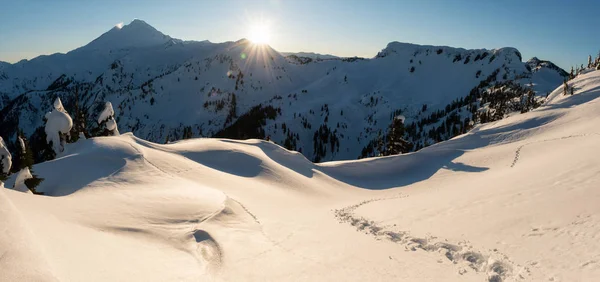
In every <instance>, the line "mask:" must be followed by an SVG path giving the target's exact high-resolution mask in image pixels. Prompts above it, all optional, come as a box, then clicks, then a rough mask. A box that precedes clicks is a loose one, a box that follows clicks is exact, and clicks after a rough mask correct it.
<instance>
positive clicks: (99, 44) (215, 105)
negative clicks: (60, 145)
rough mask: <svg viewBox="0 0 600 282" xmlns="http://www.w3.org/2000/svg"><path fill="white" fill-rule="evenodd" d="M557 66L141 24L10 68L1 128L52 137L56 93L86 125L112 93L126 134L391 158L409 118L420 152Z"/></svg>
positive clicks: (429, 49) (0, 132)
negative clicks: (300, 46)
mask: <svg viewBox="0 0 600 282" xmlns="http://www.w3.org/2000/svg"><path fill="white" fill-rule="evenodd" d="M293 57H295V58H293ZM547 66H548V65H547V64H538V65H536V67H535V68H532V67H531V66H530V64H528V63H523V62H522V58H521V54H520V53H519V51H518V50H516V49H514V48H501V49H495V50H483V49H481V50H465V49H460V48H452V47H443V46H420V45H414V44H406V43H399V42H392V43H390V44H388V46H386V47H385V48H384V49H383V50H382V51H381V52H379V53H378V54H377V55H376V56H375V57H374V58H371V59H364V58H332V59H327V60H314V59H311V58H308V57H298V56H287V57H284V56H283V55H282V54H280V53H278V52H277V51H275V50H273V49H272V48H270V47H268V46H262V45H254V44H252V43H251V42H249V41H248V40H245V39H242V40H239V41H236V42H225V43H211V42H208V41H202V42H195V41H181V40H178V39H173V38H171V37H169V36H166V35H164V34H162V33H160V32H159V31H157V30H156V29H154V28H153V27H151V26H150V25H148V24H147V23H145V22H143V21H141V20H134V21H133V22H131V23H130V24H128V25H125V26H123V27H122V28H118V27H115V28H113V29H111V30H109V31H108V32H106V33H105V34H103V35H102V36H100V37H99V38H97V39H96V40H94V41H92V42H90V43H89V44H88V45H86V46H84V47H81V48H79V49H76V50H73V51H71V52H69V53H67V54H54V55H51V56H41V57H38V58H35V59H32V60H29V61H22V62H19V63H16V64H12V65H3V66H2V68H1V69H0V71H1V74H0V96H1V97H2V99H1V101H2V106H3V109H2V110H1V111H0V136H4V137H5V139H6V140H9V141H11V142H13V143H14V142H15V136H16V132H17V131H18V130H19V129H21V130H23V131H24V133H25V134H26V135H27V136H30V139H32V140H43V138H42V137H41V136H39V135H40V134H41V131H42V130H40V128H41V127H42V126H43V120H42V118H43V116H44V114H45V113H46V112H47V111H49V109H50V107H51V105H52V101H54V99H55V97H57V96H58V97H60V98H61V99H62V101H63V103H64V105H65V108H66V109H67V111H69V112H70V113H74V111H75V109H76V108H79V109H80V111H81V113H82V115H83V116H85V119H86V121H85V123H86V128H87V130H88V131H93V130H94V129H95V128H96V127H97V123H96V119H97V115H98V114H99V112H100V111H101V110H102V107H103V105H104V104H105V102H106V101H109V102H111V103H112V105H114V107H115V111H116V119H117V122H118V125H119V128H120V131H121V132H128V131H131V132H133V133H134V134H135V135H136V136H139V137H141V138H144V139H147V140H150V141H154V142H161V143H162V142H165V140H167V139H168V140H171V141H172V140H177V139H182V138H184V137H190V136H191V137H198V136H208V137H210V136H218V137H226V138H267V137H268V138H269V139H270V140H273V141H274V142H276V143H277V144H280V145H284V146H285V147H286V148H288V149H294V150H297V151H300V152H302V154H304V155H305V156H306V157H307V158H308V159H310V160H313V161H323V160H340V159H356V158H357V157H365V156H374V155H379V154H385V151H386V150H387V147H386V146H387V145H386V144H385V142H382V140H385V138H386V136H388V135H389V134H388V131H389V128H390V126H391V124H392V121H393V120H395V118H396V117H397V116H400V115H402V116H403V117H404V118H405V119H404V124H405V125H406V127H407V133H406V134H405V136H404V137H405V138H406V139H407V140H408V141H410V142H412V145H411V150H416V149H419V148H421V147H425V146H427V145H431V144H433V143H435V142H438V141H441V140H446V139H449V138H451V137H452V136H455V135H457V134H460V133H463V132H466V131H467V130H468V129H469V128H470V127H471V126H472V124H473V123H474V122H475V123H477V122H485V121H489V120H494V119H498V118H502V117H504V116H505V115H506V114H508V113H507V112H506V113H505V112H504V111H496V109H495V108H494V105H496V104H497V103H495V101H493V100H491V99H490V98H489V96H490V95H491V94H490V93H492V92H493V93H497V92H502V93H504V94H502V95H504V96H506V97H509V98H510V99H512V100H515V99H516V101H520V100H519V99H521V100H524V99H522V98H523V95H524V94H525V93H527V91H526V90H524V89H526V88H527V87H533V90H534V91H536V92H537V93H538V94H539V96H540V97H545V94H547V91H548V89H554V88H555V87H556V86H557V85H559V84H560V83H562V81H563V78H562V75H563V72H564V71H562V70H560V69H555V68H549V67H547ZM511 83H513V84H511ZM495 85H499V86H498V87H497V88H493V87H495ZM522 87H523V89H522ZM507 89H508V90H510V91H512V92H510V95H509V94H507V92H506V91H508V90H507ZM493 93H492V94H493ZM488 94H489V95H488ZM496 96H498V97H500V96H501V95H500V96H499V95H496ZM504 96H503V97H504ZM512 100H511V101H512ZM75 105H77V107H76V106H75ZM501 105H504V104H502V103H501ZM521 108H522V107H521ZM521 108H519V107H516V108H515V109H513V110H522V109H521ZM482 110H485V111H486V113H487V115H488V116H489V115H490V113H494V112H495V115H494V117H488V116H485V115H482V114H481V111H482ZM498 112H500V114H498ZM480 119H481V120H480ZM76 122H77V121H76ZM184 133H186V134H185V135H186V136H184ZM378 144H379V145H378ZM381 144H383V146H382V145H381Z"/></svg>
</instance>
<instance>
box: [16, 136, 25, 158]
mask: <svg viewBox="0 0 600 282" xmlns="http://www.w3.org/2000/svg"><path fill="white" fill-rule="evenodd" d="M17 140H19V148H21V152H22V153H23V154H24V153H25V151H26V150H27V148H26V147H25V141H24V140H23V138H21V136H17Z"/></svg>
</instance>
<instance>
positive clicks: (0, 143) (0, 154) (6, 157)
mask: <svg viewBox="0 0 600 282" xmlns="http://www.w3.org/2000/svg"><path fill="white" fill-rule="evenodd" d="M0 160H1V161H2V169H3V170H2V171H0V172H3V173H5V174H8V172H9V171H10V167H11V166H12V156H11V154H10V152H9V151H8V147H6V143H4V139H2V137H0ZM0 182H2V181H0Z"/></svg>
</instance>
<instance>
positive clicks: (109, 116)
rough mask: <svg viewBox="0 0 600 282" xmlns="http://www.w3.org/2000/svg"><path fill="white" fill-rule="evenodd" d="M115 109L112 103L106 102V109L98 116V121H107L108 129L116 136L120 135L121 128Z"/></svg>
mask: <svg viewBox="0 0 600 282" xmlns="http://www.w3.org/2000/svg"><path fill="white" fill-rule="evenodd" d="M114 115H115V111H114V110H113V107H112V104H111V103H110V102H106V104H105V105H104V110H102V112H101V113H100V116H98V123H102V122H103V121H106V124H105V125H106V129H108V130H109V131H110V132H112V134H113V135H114V136H116V135H119V129H118V128H117V121H116V120H115V118H114Z"/></svg>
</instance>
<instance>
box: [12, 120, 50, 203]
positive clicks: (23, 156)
mask: <svg viewBox="0 0 600 282" xmlns="http://www.w3.org/2000/svg"><path fill="white" fill-rule="evenodd" d="M19 134H20V135H19V136H17V138H18V141H19V148H20V150H18V151H17V154H16V158H15V160H16V162H15V163H13V164H14V168H16V169H17V170H16V171H21V170H23V169H29V171H30V173H31V176H32V178H29V179H26V180H25V186H27V188H29V190H30V191H31V192H32V193H33V194H36V195H43V194H44V193H41V192H38V191H37V190H36V187H37V186H38V185H40V183H41V182H42V181H43V180H44V179H43V178H39V177H37V175H36V174H35V173H34V172H33V163H34V161H33V152H32V151H31V148H30V147H29V143H28V142H27V140H26V139H25V137H24V135H23V132H22V131H20V133H19Z"/></svg>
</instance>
